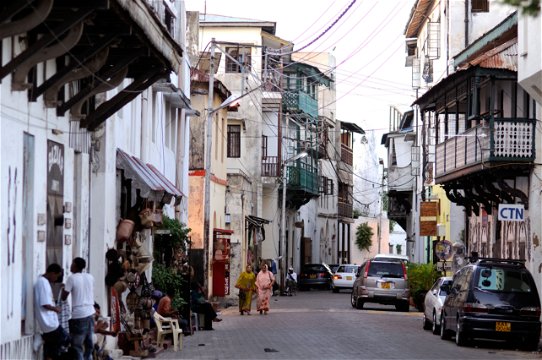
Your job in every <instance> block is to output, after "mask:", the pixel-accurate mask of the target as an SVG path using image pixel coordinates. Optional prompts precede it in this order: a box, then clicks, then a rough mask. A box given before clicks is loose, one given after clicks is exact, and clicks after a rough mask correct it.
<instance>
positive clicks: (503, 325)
mask: <svg viewBox="0 0 542 360" xmlns="http://www.w3.org/2000/svg"><path fill="white" fill-rule="evenodd" d="M495 331H501V332H510V331H512V323H509V322H503V321H497V322H496V323H495Z"/></svg>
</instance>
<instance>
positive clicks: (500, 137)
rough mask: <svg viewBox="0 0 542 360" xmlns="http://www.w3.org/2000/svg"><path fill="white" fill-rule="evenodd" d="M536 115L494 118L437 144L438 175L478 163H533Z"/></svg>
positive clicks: (486, 164)
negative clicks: (529, 117)
mask: <svg viewBox="0 0 542 360" xmlns="http://www.w3.org/2000/svg"><path fill="white" fill-rule="evenodd" d="M535 126H536V120H535V119H516V118H515V119H502V118H498V119H493V120H492V121H490V123H489V126H487V125H486V126H477V127H475V128H472V129H469V130H467V131H465V132H464V133H463V134H459V135H455V136H453V137H450V138H449V139H448V140H446V141H444V142H442V143H440V144H437V146H436V177H437V178H438V177H442V176H445V175H449V174H452V173H454V172H456V171H459V170H462V169H464V168H468V167H471V166H474V165H481V166H487V167H491V166H492V165H495V164H493V163H496V162H498V163H502V162H514V163H522V162H523V163H529V162H532V161H534V159H535Z"/></svg>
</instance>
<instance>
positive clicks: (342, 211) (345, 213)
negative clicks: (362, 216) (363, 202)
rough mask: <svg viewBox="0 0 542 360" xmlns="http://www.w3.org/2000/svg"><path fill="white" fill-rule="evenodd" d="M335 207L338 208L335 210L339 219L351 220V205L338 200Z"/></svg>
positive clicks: (352, 210)
mask: <svg viewBox="0 0 542 360" xmlns="http://www.w3.org/2000/svg"><path fill="white" fill-rule="evenodd" d="M337 206H338V209H337V210H338V215H339V217H343V218H349V219H352V218H353V214H354V206H353V204H348V203H346V202H343V201H340V200H339V202H338V203H337Z"/></svg>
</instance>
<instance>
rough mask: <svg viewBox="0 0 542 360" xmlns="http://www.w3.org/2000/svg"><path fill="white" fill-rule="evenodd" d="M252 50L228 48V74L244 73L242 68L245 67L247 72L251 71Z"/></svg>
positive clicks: (241, 47)
mask: <svg viewBox="0 0 542 360" xmlns="http://www.w3.org/2000/svg"><path fill="white" fill-rule="evenodd" d="M251 50H252V48H251V47H250V46H237V47H227V48H226V52H227V53H228V55H229V56H226V72H228V73H241V72H243V71H242V69H241V66H243V67H245V71H246V70H248V69H250V65H251V63H252V57H251ZM230 56H231V57H230ZM232 58H233V59H235V60H233V59H232Z"/></svg>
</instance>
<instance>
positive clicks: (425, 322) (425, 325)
mask: <svg viewBox="0 0 542 360" xmlns="http://www.w3.org/2000/svg"><path fill="white" fill-rule="evenodd" d="M423 329H424V330H429V329H431V322H430V321H429V320H428V319H427V316H425V313H424V314H423Z"/></svg>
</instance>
